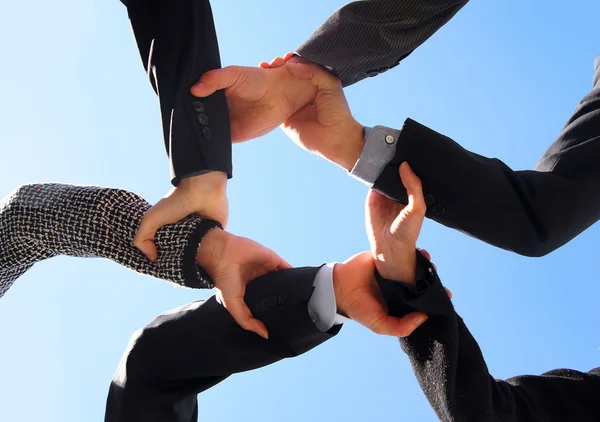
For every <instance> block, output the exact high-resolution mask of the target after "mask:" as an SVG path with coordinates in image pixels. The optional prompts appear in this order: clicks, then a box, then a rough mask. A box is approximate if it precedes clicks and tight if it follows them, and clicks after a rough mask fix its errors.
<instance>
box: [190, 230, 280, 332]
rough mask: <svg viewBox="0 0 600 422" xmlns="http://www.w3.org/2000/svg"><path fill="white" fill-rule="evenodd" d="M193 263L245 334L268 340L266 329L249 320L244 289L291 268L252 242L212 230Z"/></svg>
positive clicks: (257, 322)
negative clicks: (199, 268)
mask: <svg viewBox="0 0 600 422" xmlns="http://www.w3.org/2000/svg"><path fill="white" fill-rule="evenodd" d="M196 262H198V265H200V266H201V267H203V268H204V269H205V270H206V271H207V272H208V274H209V275H210V277H211V278H212V280H213V283H214V285H215V288H216V289H217V291H218V294H219V296H220V298H221V301H222V303H223V306H224V307H225V308H226V309H227V310H228V311H229V313H230V314H231V316H232V317H233V318H234V319H235V321H236V322H237V323H238V324H239V325H240V326H241V327H242V328H244V329H245V330H249V331H253V332H255V333H256V334H258V335H259V336H261V337H263V338H265V339H266V338H268V336H269V333H268V331H267V328H266V327H265V325H264V324H263V323H262V322H261V321H259V320H258V319H256V318H254V317H253V316H252V312H251V311H250V309H249V308H248V306H247V305H246V303H245V302H244V294H245V292H246V285H247V284H248V282H250V281H252V280H254V279H255V278H257V277H260V276H262V275H264V274H267V273H269V272H272V271H277V270H280V269H286V268H291V266H290V264H288V263H287V262H285V261H284V260H283V259H282V258H280V257H279V256H278V255H277V254H276V253H275V252H273V251H272V250H270V249H268V248H266V247H264V246H262V245H260V244H258V243H256V242H254V241H253V240H250V239H246V238H244V237H239V236H235V235H233V234H230V233H228V232H225V231H223V230H221V229H214V230H211V231H210V232H209V233H207V234H206V236H204V239H202V243H200V247H199V248H198V254H197V256H196Z"/></svg>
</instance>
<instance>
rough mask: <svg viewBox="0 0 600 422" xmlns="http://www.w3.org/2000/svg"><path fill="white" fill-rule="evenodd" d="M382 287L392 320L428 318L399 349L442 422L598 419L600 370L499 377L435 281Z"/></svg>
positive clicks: (386, 283)
mask: <svg viewBox="0 0 600 422" xmlns="http://www.w3.org/2000/svg"><path fill="white" fill-rule="evenodd" d="M428 265H429V266H430V265H431V264H428ZM434 272H435V271H434ZM379 285H380V287H381V289H382V293H383V295H384V298H385V300H386V302H387V303H388V306H389V309H390V314H391V315H394V316H403V315H406V314H407V313H408V312H412V311H415V310H417V311H422V312H425V313H427V314H429V319H428V321H427V322H425V323H424V324H423V325H422V326H421V327H419V328H418V329H417V330H416V331H414V332H413V334H411V335H410V336H409V337H407V338H402V339H400V345H401V348H402V350H403V351H404V352H405V353H406V354H407V355H408V357H409V359H410V362H411V365H412V367H413V370H414V372H415V375H416V376H417V380H418V381H419V384H420V386H421V388H422V389H423V392H424V393H425V395H426V396H427V399H428V400H429V403H430V404H431V406H432V407H433V409H434V410H435V412H436V414H437V416H438V417H439V418H440V420H442V421H448V422H449V421H457V422H470V421H473V422H487V421H490V422H492V421H502V422H511V421H515V422H516V421H544V422H553V421H556V422H563V421H595V420H599V419H600V402H599V401H598V397H600V368H596V369H594V370H592V371H590V372H587V373H584V372H579V371H574V370H571V369H557V370H554V371H550V372H547V373H545V374H543V375H541V376H532V375H525V376H518V377H514V378H510V379H508V380H506V381H503V380H497V379H494V378H493V377H492V376H491V375H490V374H489V372H488V368H487V365H486V363H485V360H484V359H483V356H482V354H481V350H480V349H479V345H478V344H477V342H476V341H475V339H474V338H473V337H472V336H471V333H470V332H469V330H468V329H467V327H466V326H465V324H464V322H463V320H462V319H461V318H460V316H458V315H457V314H456V312H455V310H454V308H453V306H452V303H451V301H450V299H449V298H448V296H447V294H446V292H445V291H444V288H443V287H442V285H441V283H440V281H439V279H438V278H437V276H436V281H435V282H434V283H433V284H432V285H430V286H429V287H427V288H425V289H422V288H421V289H420V288H418V287H415V286H411V285H407V284H404V283H397V282H393V281H389V280H381V279H379Z"/></svg>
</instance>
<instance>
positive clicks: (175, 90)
mask: <svg viewBox="0 0 600 422" xmlns="http://www.w3.org/2000/svg"><path fill="white" fill-rule="evenodd" d="M123 2H124V3H125V4H126V6H127V11H128V14H129V18H130V20H131V26H132V28H133V32H134V34H135V38H136V41H137V45H138V48H139V51H140V55H141V58H142V62H143V65H144V69H145V70H146V72H147V73H148V78H149V80H150V83H151V84H152V87H153V88H154V91H155V92H156V93H157V95H158V96H159V102H160V112H161V117H162V126H163V135H164V141H165V150H166V151H167V154H168V155H169V159H170V161H171V179H172V182H173V184H174V185H175V186H177V185H178V183H179V181H180V180H181V178H183V177H190V176H194V175H199V174H203V173H206V172H210V171H219V172H223V173H225V174H226V175H227V176H228V177H231V173H232V167H231V138H230V136H229V112H228V109H227V101H226V99H225V94H224V93H223V92H216V93H214V94H213V95H210V96H208V97H206V98H204V99H203V100H202V101H199V100H198V99H197V98H194V97H193V96H192V95H191V93H190V91H189V89H190V87H191V86H192V85H193V84H194V83H195V82H196V81H197V80H198V78H199V77H200V75H202V74H203V73H204V72H206V71H209V70H212V69H218V68H220V67H221V59H220V56H219V46H218V42H217V36H216V32H215V27H214V22H213V18H212V10H211V7H210V2H209V1H208V0H180V1H176V2H173V1H168V0H152V1H147V0H127V1H123Z"/></svg>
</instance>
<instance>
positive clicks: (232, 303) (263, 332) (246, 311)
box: [223, 296, 269, 340]
mask: <svg viewBox="0 0 600 422" xmlns="http://www.w3.org/2000/svg"><path fill="white" fill-rule="evenodd" d="M223 306H224V307H225V309H227V310H228V311H229V313H230V314H231V316H232V317H233V319H234V320H235V322H237V323H238V325H239V326H240V327H242V328H243V329H244V330H247V331H252V332H254V333H256V334H258V335H259V336H261V337H262V338H264V339H266V340H268V339H269V331H268V330H267V327H266V326H265V324H263V323H262V322H261V321H260V320H258V319H256V318H254V317H253V316H252V312H251V311H250V308H248V305H246V302H244V297H243V296H242V297H223Z"/></svg>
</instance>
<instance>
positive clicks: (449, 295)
mask: <svg viewBox="0 0 600 422" xmlns="http://www.w3.org/2000/svg"><path fill="white" fill-rule="evenodd" d="M444 290H446V294H447V295H448V297H449V298H450V299H452V292H451V291H450V289H448V288H447V287H444Z"/></svg>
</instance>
